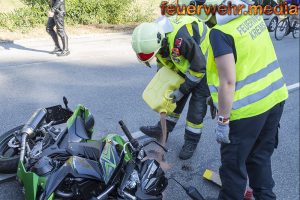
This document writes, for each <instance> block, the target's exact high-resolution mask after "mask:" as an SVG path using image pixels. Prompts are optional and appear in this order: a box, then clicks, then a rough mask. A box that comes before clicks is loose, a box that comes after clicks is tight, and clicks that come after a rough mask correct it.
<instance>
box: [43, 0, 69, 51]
mask: <svg viewBox="0 0 300 200" xmlns="http://www.w3.org/2000/svg"><path fill="white" fill-rule="evenodd" d="M50 8H51V9H50V11H49V13H48V23H47V27H46V31H47V32H48V33H49V35H50V36H51V38H52V39H53V41H54V44H55V48H54V50H53V51H51V54H56V55H57V56H67V55H69V54H70V51H69V48H68V36H67V34H66V32H65V25H64V17H65V15H66V8H65V0H50ZM55 26H56V31H57V32H55V30H54V27H55ZM57 35H58V36H59V37H60V38H61V41H62V48H61V47H60V45H59V42H58V36H57Z"/></svg>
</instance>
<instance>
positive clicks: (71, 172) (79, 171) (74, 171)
mask: <svg viewBox="0 0 300 200" xmlns="http://www.w3.org/2000/svg"><path fill="white" fill-rule="evenodd" d="M68 176H71V177H74V178H88V179H93V180H98V181H103V176H102V174H101V167H100V168H99V165H98V162H96V161H93V160H88V159H84V158H81V157H77V156H72V157H70V158H69V159H68V160H67V161H66V163H65V164H64V165H63V166H61V167H60V168H59V169H58V170H57V171H55V172H54V173H53V174H52V175H50V176H49V178H48V180H47V183H46V186H45V190H44V197H45V198H44V199H48V198H49V197H50V196H51V195H52V193H53V192H54V191H55V190H56V188H57V187H58V186H59V185H60V184H61V183H62V181H63V180H64V179H65V178H66V177H68Z"/></svg>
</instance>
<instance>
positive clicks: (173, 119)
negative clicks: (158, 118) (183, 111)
mask: <svg viewBox="0 0 300 200" xmlns="http://www.w3.org/2000/svg"><path fill="white" fill-rule="evenodd" d="M166 119H167V120H168V121H170V122H175V123H177V121H178V119H179V118H177V117H172V116H169V115H168V116H167V117H166Z"/></svg>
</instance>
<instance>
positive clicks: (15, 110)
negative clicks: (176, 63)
mask: <svg viewBox="0 0 300 200" xmlns="http://www.w3.org/2000/svg"><path fill="white" fill-rule="evenodd" d="M272 38H274V37H273V36H272ZM273 41H274V46H275V48H276V52H277V55H278V59H279V62H280V63H281V65H282V71H283V73H284V76H285V79H286V82H287V85H293V84H295V83H298V82H299V40H298V41H297V40H295V39H293V38H291V37H286V38H284V39H283V40H282V41H275V40H273ZM70 49H71V55H70V56H68V57H65V58H57V57H56V56H54V55H50V54H48V51H50V50H52V44H51V41H50V38H49V40H48V39H47V40H31V41H30V40H29V41H28V40H27V41H17V42H15V43H14V44H1V43H0V108H1V115H0V134H2V133H4V132H5V131H7V130H9V129H12V128H13V127H15V126H18V125H20V124H22V123H24V122H26V120H27V119H28V118H29V117H30V115H31V113H32V112H33V111H34V110H35V109H37V108H39V107H46V106H52V105H56V104H61V103H62V97H63V96H66V97H68V99H69V102H70V107H71V108H74V107H75V105H76V104H79V103H81V104H84V105H86V106H87V107H88V108H89V109H90V110H91V111H92V113H93V114H94V116H95V119H96V125H95V130H96V131H95V133H96V134H95V137H99V136H100V135H104V134H106V133H109V132H115V133H120V134H121V133H122V132H121V129H120V128H119V127H118V120H120V119H122V120H124V121H125V122H126V124H127V125H128V127H129V128H130V130H131V131H133V132H135V131H137V130H138V128H139V126H141V125H148V124H149V125H151V124H154V123H156V121H157V120H158V114H156V113H154V112H152V111H151V110H150V109H149V108H148V107H147V105H146V104H145V103H144V102H143V100H142V98H141V94H142V92H143V89H144V88H145V87H146V85H147V83H148V82H149V80H150V79H151V77H152V76H153V74H154V73H155V69H154V68H153V69H148V68H145V67H143V66H142V65H141V64H140V63H138V61H137V60H136V58H135V55H134V53H133V51H132V50H131V46H130V35H129V34H103V35H101V36H89V37H82V38H75V39H71V40H70ZM213 131H214V122H213V121H212V120H210V119H209V117H207V118H206V120H205V128H204V134H203V137H202V139H201V142H200V144H199V146H198V148H197V152H196V153H195V155H194V156H193V158H192V159H190V160H189V161H185V162H182V161H180V160H179V159H178V158H177V155H178V152H179V150H180V148H181V145H182V143H183V133H184V118H183V119H181V120H180V121H179V124H178V126H177V127H176V129H175V131H174V132H173V133H172V134H171V135H170V139H169V141H168V144H167V145H168V147H169V150H170V152H169V153H168V154H167V160H168V162H169V163H170V165H171V169H170V170H168V171H167V174H168V175H169V176H173V177H175V178H177V179H178V180H179V181H181V182H182V183H185V184H187V185H193V186H195V187H196V188H197V189H199V191H201V193H202V194H203V195H204V196H212V197H216V196H217V194H218V190H219V188H218V187H217V186H215V185H213V184H211V183H209V182H207V181H205V180H203V179H202V174H203V172H204V170H205V169H206V168H209V169H212V170H217V169H218V166H219V165H220V162H219V159H220V158H219V145H218V144H217V142H216V141H215V135H214V132H213ZM272 162H273V172H274V179H275V182H276V187H275V189H274V190H275V193H276V194H277V196H278V199H279V200H296V199H299V88H296V89H293V90H291V91H290V97H289V99H288V100H287V102H286V107H285V110H284V113H283V117H282V121H281V130H280V144H279V148H278V149H277V150H276V151H275V153H274V156H273V159H272ZM2 199H6V200H8V199H14V200H19V199H20V200H21V199H23V197H22V192H21V188H20V187H19V186H18V184H17V183H15V182H8V183H4V184H1V185H0V200H2ZM165 199H166V200H169V199H170V200H171V199H178V200H179V199H180V200H181V199H188V197H187V196H186V195H185V194H184V192H183V191H182V189H181V188H180V187H179V186H178V185H176V184H175V183H174V182H173V181H170V183H169V187H168V189H167V191H166V192H165Z"/></svg>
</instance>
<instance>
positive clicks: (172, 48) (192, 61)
mask: <svg viewBox="0 0 300 200" xmlns="http://www.w3.org/2000/svg"><path fill="white" fill-rule="evenodd" d="M207 33H208V28H207V27H206V25H205V24H204V23H202V22H201V21H200V20H198V19H197V18H195V17H192V16H172V17H168V18H167V17H161V18H160V19H159V20H157V21H156V22H153V23H143V24H141V25H139V26H138V27H137V28H136V29H135V30H134V32H133V36H132V47H133V49H134V51H135V52H136V55H137V57H138V59H139V60H140V61H141V62H142V63H145V64H146V65H148V66H150V64H149V62H150V60H152V59H153V58H154V57H156V60H157V65H158V67H159V68H160V67H163V66H164V67H168V68H170V69H172V70H174V71H176V72H177V73H178V74H179V75H181V76H182V77H184V78H185V82H184V83H183V84H181V86H180V88H179V89H177V90H175V91H173V93H172V94H171V95H170V97H171V98H172V99H173V101H174V102H176V104H177V107H176V109H175V111H174V112H173V113H168V116H167V131H168V133H169V132H172V130H173V129H174V127H175V125H176V123H177V121H178V119H179V117H180V114H181V112H182V110H183V108H184V106H185V104H186V102H187V100H188V98H189V96H190V94H191V98H190V101H189V109H188V114H187V119H186V127H185V135H184V139H185V142H184V145H183V147H182V149H181V151H180V154H179V158H180V159H184V160H185V159H189V158H191V157H192V155H193V153H194V151H195V149H196V147H197V144H198V142H199V140H200V136H201V134H202V128H203V118H204V117H205V115H206V110H207V105H206V98H207V97H208V96H209V89H208V86H207V83H206V75H205V71H206V69H205V64H206V59H205V56H204V54H205V52H206V50H207V45H208V39H206V38H207V37H206V35H208V34H207ZM140 130H141V131H142V132H143V133H144V134H146V135H148V136H150V137H154V138H159V137H160V135H161V134H162V128H161V125H160V122H158V123H157V125H156V126H142V127H141V128H140Z"/></svg>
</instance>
